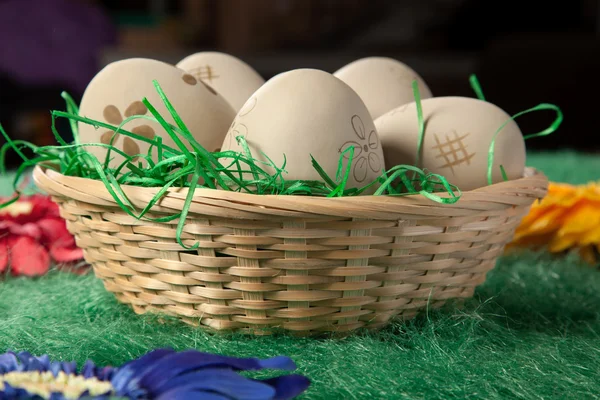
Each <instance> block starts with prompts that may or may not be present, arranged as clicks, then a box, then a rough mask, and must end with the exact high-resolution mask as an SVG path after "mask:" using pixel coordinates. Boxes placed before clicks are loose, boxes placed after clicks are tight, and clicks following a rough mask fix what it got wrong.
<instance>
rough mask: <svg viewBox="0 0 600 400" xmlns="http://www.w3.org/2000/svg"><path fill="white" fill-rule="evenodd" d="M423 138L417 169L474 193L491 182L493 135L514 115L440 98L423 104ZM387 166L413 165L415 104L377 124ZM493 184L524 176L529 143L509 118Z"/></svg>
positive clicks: (461, 99)
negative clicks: (526, 150)
mask: <svg viewBox="0 0 600 400" xmlns="http://www.w3.org/2000/svg"><path fill="white" fill-rule="evenodd" d="M421 105H422V108H423V120H424V121H425V134H424V138H423V146H422V154H421V162H420V165H419V167H421V168H423V169H426V170H427V171H429V172H433V173H436V174H440V175H443V176H444V177H446V179H448V181H449V182H450V183H452V184H454V185H456V186H458V188H459V189H461V190H463V191H465V190H473V189H476V188H479V187H483V186H486V185H487V184H488V180H487V171H488V150H489V148H490V144H491V142H492V139H493V137H494V134H495V133H496V132H497V131H498V129H500V127H501V126H502V125H503V124H504V123H506V122H507V121H509V120H510V115H508V114H507V113H506V112H504V111H503V110H501V109H500V108H498V107H497V106H495V105H494V104H491V103H488V102H485V101H481V100H478V99H473V98H466V97H436V98H432V99H426V100H423V101H422V102H421ZM375 126H376V127H377V132H378V133H379V137H380V138H381V142H382V144H383V150H384V154H385V159H386V162H387V167H388V168H391V167H393V166H395V165H399V164H408V165H415V163H416V158H417V147H418V141H419V140H418V138H419V124H418V118H417V108H416V103H414V102H413V103H410V104H407V105H404V106H402V107H398V108H397V109H395V110H393V111H390V112H389V113H387V114H385V115H383V116H381V117H379V118H378V119H377V120H376V121H375ZM494 149H495V150H494V163H493V182H494V183H497V182H501V181H502V180H503V178H502V173H501V169H500V166H502V167H503V168H504V170H505V171H506V174H507V177H508V179H517V178H520V177H522V176H523V173H524V170H525V141H524V139H523V135H522V133H521V131H520V129H519V126H518V125H517V124H516V122H514V121H513V120H510V121H509V122H508V123H507V124H506V125H505V126H504V128H502V131H500V133H499V134H498V136H497V137H496V144H495V147H494Z"/></svg>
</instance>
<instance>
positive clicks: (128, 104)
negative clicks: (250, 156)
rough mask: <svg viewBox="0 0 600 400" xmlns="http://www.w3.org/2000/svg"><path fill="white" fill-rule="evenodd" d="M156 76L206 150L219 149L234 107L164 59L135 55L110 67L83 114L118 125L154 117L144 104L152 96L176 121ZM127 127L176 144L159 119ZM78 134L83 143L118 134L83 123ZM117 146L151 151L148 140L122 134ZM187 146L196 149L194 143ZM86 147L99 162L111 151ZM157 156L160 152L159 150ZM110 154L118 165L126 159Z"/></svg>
mask: <svg viewBox="0 0 600 400" xmlns="http://www.w3.org/2000/svg"><path fill="white" fill-rule="evenodd" d="M155 79H156V80H157V81H158V83H159V84H160V86H161V88H162V89H163V91H164V92H165V94H166V96H167V98H168V99H169V101H170V102H171V104H172V105H173V107H174V108H175V111H177V113H178V114H179V116H180V117H181V119H182V120H183V122H184V123H185V125H186V126H187V128H188V130H189V131H190V132H191V133H192V135H193V136H194V138H195V139H196V140H197V141H198V142H199V143H200V144H201V145H202V146H204V147H205V148H206V149H207V150H209V151H216V150H218V149H219V148H220V147H221V144H222V143H223V139H224V137H225V135H226V134H227V130H228V128H229V126H230V125H231V122H232V121H233V119H234V118H235V111H234V110H233V109H232V108H231V106H230V105H229V104H228V103H227V101H226V100H225V99H224V98H223V97H222V96H220V95H219V94H218V93H217V92H216V91H215V90H213V89H212V88H211V87H209V86H207V85H204V84H203V83H202V82H201V81H198V80H197V79H196V78H194V77H193V76H192V75H190V74H189V73H187V72H185V71H184V70H182V69H179V68H176V67H175V66H173V65H170V64H166V63H163V62H161V61H156V60H150V59H144V58H132V59H126V60H121V61H116V62H113V63H111V64H109V65H107V66H106V67H105V68H103V69H102V70H101V71H100V72H99V73H98V74H97V75H96V76H95V77H94V78H93V79H92V81H91V82H90V84H89V85H88V87H87V89H86V90H85V93H84V95H83V98H82V100H81V105H80V108H79V114H80V115H81V116H84V117H87V118H90V119H92V120H95V121H100V122H104V123H108V124H111V125H113V126H119V124H121V122H123V120H125V119H126V118H128V117H131V116H134V115H147V116H150V117H151V116H152V114H151V113H150V111H148V108H147V107H146V106H145V105H144V104H143V103H142V100H143V99H144V98H147V99H148V101H149V102H150V104H151V105H152V106H154V108H156V110H157V111H158V112H159V113H160V114H161V115H162V116H163V118H165V120H166V121H167V122H169V123H170V124H172V125H175V121H174V120H173V118H172V117H171V114H170V113H169V112H168V111H167V108H166V107H165V105H164V103H163V101H162V100H161V99H160V96H159V95H158V93H157V91H156V88H155V87H154V84H153V80H155ZM123 129H125V130H128V131H130V132H132V133H135V134H138V135H140V136H144V137H146V138H148V139H152V138H154V137H155V136H160V137H161V138H162V142H163V144H165V145H167V146H171V147H174V148H177V146H176V145H175V143H174V142H173V140H172V139H171V137H170V136H169V135H168V134H167V133H166V131H165V130H164V129H163V128H162V126H161V125H160V124H159V123H157V122H154V121H149V120H146V119H134V120H132V121H130V122H128V123H126V124H125V125H124V126H123ZM79 134H80V137H81V141H82V143H85V144H90V143H104V144H109V143H110V140H111V138H112V136H113V134H114V132H113V131H111V130H108V129H105V128H98V129H96V128H95V127H94V126H92V125H89V124H85V123H79ZM184 143H185V141H184ZM112 144H113V146H115V147H117V148H119V149H122V150H123V151H124V152H125V153H126V154H128V155H130V156H133V155H136V154H140V153H141V154H146V153H147V151H148V148H149V147H150V145H149V144H148V143H146V142H143V141H140V140H137V139H133V138H130V137H128V136H125V135H118V134H117V136H116V137H115V138H114V140H113V142H112ZM188 148H190V149H191V146H188ZM86 149H87V150H88V151H89V152H91V153H92V154H94V155H96V156H97V157H98V159H99V160H100V161H102V162H103V161H104V158H105V157H106V152H107V150H106V149H105V148H101V147H93V146H86ZM154 154H155V155H156V152H154ZM111 157H112V158H113V160H112V162H111V163H110V165H111V166H113V167H114V166H117V165H119V164H120V163H121V162H122V161H123V160H124V157H122V156H121V155H119V154H117V153H115V152H111Z"/></svg>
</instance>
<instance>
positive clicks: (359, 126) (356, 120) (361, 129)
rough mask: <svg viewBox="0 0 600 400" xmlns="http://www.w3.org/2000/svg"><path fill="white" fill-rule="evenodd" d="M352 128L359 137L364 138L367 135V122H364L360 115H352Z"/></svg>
mask: <svg viewBox="0 0 600 400" xmlns="http://www.w3.org/2000/svg"><path fill="white" fill-rule="evenodd" d="M351 121H352V128H354V132H356V136H358V138H359V139H362V140H364V139H365V137H366V135H365V124H363V122H362V119H360V117H359V116H358V115H354V116H353V117H352V120H351Z"/></svg>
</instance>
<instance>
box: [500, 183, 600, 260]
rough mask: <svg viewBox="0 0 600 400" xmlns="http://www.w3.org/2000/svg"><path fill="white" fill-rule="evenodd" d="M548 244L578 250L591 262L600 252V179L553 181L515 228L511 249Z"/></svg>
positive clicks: (556, 250) (552, 249)
mask: <svg viewBox="0 0 600 400" xmlns="http://www.w3.org/2000/svg"><path fill="white" fill-rule="evenodd" d="M515 247H531V248H540V247H546V248H547V249H548V250H549V251H550V252H551V253H561V252H564V251H577V252H579V254H580V255H581V257H582V258H583V259H584V260H585V261H587V262H588V263H590V264H595V263H597V262H598V259H599V257H598V255H599V254H600V183H590V184H587V185H580V186H574V185H568V184H564V183H554V182H552V183H550V186H549V188H548V194H547V195H546V197H544V198H543V199H542V200H541V201H537V202H536V203H534V204H533V206H532V207H531V210H530V212H529V214H528V215H527V216H525V218H523V220H522V221H521V224H520V225H519V227H518V228H517V230H516V232H515V236H514V238H513V241H512V242H511V243H510V244H509V245H508V246H507V249H511V248H515Z"/></svg>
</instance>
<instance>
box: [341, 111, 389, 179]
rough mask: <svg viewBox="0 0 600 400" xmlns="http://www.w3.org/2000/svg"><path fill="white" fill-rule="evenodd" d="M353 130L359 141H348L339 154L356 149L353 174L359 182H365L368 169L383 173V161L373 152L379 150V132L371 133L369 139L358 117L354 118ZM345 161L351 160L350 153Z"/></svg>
mask: <svg viewBox="0 0 600 400" xmlns="http://www.w3.org/2000/svg"><path fill="white" fill-rule="evenodd" d="M351 122H352V128H353V129H354V133H355V134H356V136H357V137H358V139H359V141H348V142H346V143H344V144H343V145H342V147H340V149H339V151H338V152H339V153H342V152H343V151H345V150H347V149H348V148H349V147H351V146H353V147H354V160H353V166H352V174H353V176H354V179H356V181H357V182H363V181H364V180H365V179H366V177H367V172H368V169H370V170H371V171H373V172H375V173H378V172H380V171H381V159H380V158H379V156H378V155H377V153H375V152H374V151H372V150H376V149H378V148H379V137H378V136H377V132H375V131H371V132H369V136H368V137H367V135H366V132H365V124H364V123H363V121H362V119H360V117H359V116H358V115H354V116H352V119H351ZM344 158H345V159H349V158H350V155H349V154H348V153H345V154H344Z"/></svg>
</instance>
